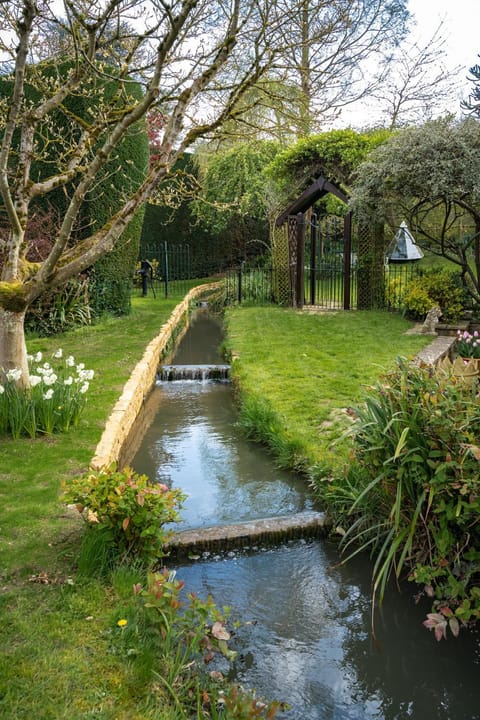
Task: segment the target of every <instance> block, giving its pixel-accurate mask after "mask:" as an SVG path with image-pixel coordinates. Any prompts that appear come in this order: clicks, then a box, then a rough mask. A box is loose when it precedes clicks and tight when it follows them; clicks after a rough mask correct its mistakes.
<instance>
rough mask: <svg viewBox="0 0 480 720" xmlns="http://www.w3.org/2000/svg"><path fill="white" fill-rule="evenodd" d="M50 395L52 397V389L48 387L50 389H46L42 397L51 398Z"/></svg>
mask: <svg viewBox="0 0 480 720" xmlns="http://www.w3.org/2000/svg"><path fill="white" fill-rule="evenodd" d="M52 397H53V390H52V389H51V388H50V390H47V392H46V393H45V394H44V396H43V399H44V400H51V399H52Z"/></svg>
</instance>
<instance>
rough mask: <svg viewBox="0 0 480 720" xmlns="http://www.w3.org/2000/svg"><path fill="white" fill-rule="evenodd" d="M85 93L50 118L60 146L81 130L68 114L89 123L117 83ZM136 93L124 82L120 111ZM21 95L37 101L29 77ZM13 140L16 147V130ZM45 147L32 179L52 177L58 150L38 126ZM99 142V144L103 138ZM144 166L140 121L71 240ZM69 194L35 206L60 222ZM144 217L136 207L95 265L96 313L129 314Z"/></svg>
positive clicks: (0, 89)
mask: <svg viewBox="0 0 480 720" xmlns="http://www.w3.org/2000/svg"><path fill="white" fill-rule="evenodd" d="M70 67H71V62H70V61H68V60H66V61H65V62H63V63H60V64H57V65H53V64H52V63H44V64H43V65H42V66H36V67H35V72H38V71H39V69H40V71H41V74H42V77H45V78H47V77H48V76H60V77H62V76H63V75H66V73H67V72H68V70H69V68H70ZM30 72H33V70H31V71H30ZM85 90H86V91H88V92H84V93H82V94H79V95H74V96H68V97H67V98H66V99H65V102H64V105H65V108H66V111H65V112H64V111H62V110H58V111H56V112H55V114H54V115H53V127H54V128H62V135H61V136H62V141H61V142H62V143H63V145H67V144H68V143H69V142H71V141H73V142H75V139H76V136H77V135H78V134H79V133H80V127H79V125H77V123H75V121H74V120H73V119H72V115H76V116H78V117H80V118H84V119H85V118H88V117H89V108H91V107H92V104H94V102H95V97H98V96H99V94H100V93H104V94H105V97H106V98H107V99H109V98H112V97H113V96H114V94H115V93H116V92H117V90H118V84H117V83H116V82H115V81H112V80H110V81H108V82H105V81H104V80H100V79H99V78H98V77H95V76H94V77H92V78H91V80H90V87H86V88H85ZM11 92H12V81H11V79H9V78H3V79H1V80H0V98H1V97H10V95H11ZM141 93H142V88H141V86H140V85H139V84H137V83H133V82H132V83H129V85H128V94H129V95H128V97H125V94H124V93H123V95H122V99H121V104H120V105H119V106H120V107H121V106H122V105H123V104H127V103H128V102H129V100H130V98H132V99H138V98H139V97H141ZM25 95H26V98H27V100H30V101H32V102H36V101H38V100H39V98H40V93H39V91H38V90H37V89H36V88H35V87H34V86H33V85H32V84H31V83H30V84H29V83H28V78H27V84H26V87H25ZM92 98H93V100H92ZM17 138H18V139H17ZM16 139H17V142H18V140H19V131H18V132H17V136H16ZM49 142H52V149H51V150H50V149H48V150H47V152H46V153H45V156H44V157H43V158H42V159H41V160H40V159H37V160H36V161H35V162H34V163H33V164H32V178H34V179H35V180H37V179H45V178H47V177H49V176H50V175H52V174H54V173H55V172H56V169H57V165H56V157H57V156H58V153H59V152H61V150H62V146H61V142H60V139H59V138H58V136H57V133H56V130H53V131H51V130H50V129H49V128H48V127H45V128H44V127H42V132H41V133H39V137H38V143H39V148H40V150H42V149H43V148H44V147H47V145H46V144H47V143H49ZM99 142H102V138H100V141H99ZM148 162H149V145H148V137H147V133H146V128H145V122H144V121H141V122H139V123H137V124H136V125H135V126H134V127H132V128H130V130H129V131H128V133H127V135H126V136H125V138H124V139H123V141H122V142H121V143H120V145H119V146H118V147H117V148H116V150H115V152H114V155H113V156H112V157H111V158H110V160H109V162H108V164H107V166H106V168H105V169H104V171H103V173H102V176H101V177H100V178H99V182H97V183H96V185H95V191H94V193H92V197H91V198H90V199H87V200H86V201H85V203H84V205H83V207H82V210H81V213H80V217H79V221H78V223H77V227H76V228H75V230H74V238H75V237H76V238H78V239H80V238H82V237H86V236H88V235H90V234H91V233H92V232H94V231H95V230H96V229H98V228H100V227H101V226H102V225H103V224H104V223H105V222H106V221H108V219H109V217H111V215H112V214H113V213H115V212H116V211H117V210H118V209H119V206H120V204H121V202H122V197H123V196H124V194H127V195H128V194H131V193H133V192H134V191H135V190H136V189H137V188H138V187H139V185H140V184H141V182H142V181H143V179H144V178H145V177H146V174H147V172H148ZM72 184H73V183H72ZM65 190H66V192H65ZM70 191H71V187H69V186H67V187H66V188H65V189H63V188H60V189H58V190H55V191H53V192H51V193H49V195H48V196H45V197H42V198H40V199H39V200H38V201H37V203H36V207H37V208H38V209H39V210H40V211H44V212H47V211H48V209H49V208H50V207H53V208H54V210H55V212H56V213H57V214H58V216H59V217H61V216H62V215H63V214H64V212H65V209H66V207H67V202H68V200H67V198H68V195H69V194H70ZM143 215H144V208H141V209H140V210H139V211H138V212H137V214H136V216H135V217H134V218H133V219H132V221H131V222H130V223H129V225H128V226H127V228H126V229H125V231H124V232H123V234H122V236H121V238H120V239H119V241H118V243H117V245H116V247H115V248H114V250H112V251H111V252H110V253H108V254H107V255H105V256H104V257H103V258H102V259H101V260H99V261H98V262H97V263H96V264H95V266H94V267H93V268H92V270H91V271H90V276H91V282H90V305H91V308H92V310H93V312H94V313H95V314H101V313H103V312H112V313H114V314H124V313H128V312H129V310H130V288H131V279H132V275H133V269H134V266H135V262H136V259H137V257H138V250H139V243H140V235H141V229H142V223H143Z"/></svg>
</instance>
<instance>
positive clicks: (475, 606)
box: [322, 361, 480, 639]
mask: <svg viewBox="0 0 480 720" xmlns="http://www.w3.org/2000/svg"><path fill="white" fill-rule="evenodd" d="M477 392H478V388H477V385H476V384H473V385H470V384H468V383H465V382H464V381H463V380H462V379H461V378H458V377H455V376H454V375H453V374H451V373H450V372H447V371H440V370H435V369H434V368H423V367H422V368H420V367H416V366H414V365H412V364H409V363H407V362H406V361H400V362H399V364H398V367H397V368H396V369H395V370H394V371H392V372H390V373H388V374H386V375H385V376H384V378H383V381H382V382H381V383H380V384H378V385H376V386H375V387H372V388H370V391H369V393H368V396H367V397H366V399H365V403H364V405H363V406H361V407H359V408H358V410H357V419H356V422H355V423H354V425H353V428H352V432H353V448H352V450H353V458H352V465H351V467H350V469H349V473H348V476H347V477H346V478H339V479H338V480H337V481H334V482H332V483H330V484H327V483H326V484H325V485H324V487H323V488H322V490H323V495H324V498H325V500H326V501H327V502H328V505H329V507H330V508H331V510H332V512H336V513H337V517H336V520H337V522H338V523H341V524H343V526H344V529H346V532H345V534H344V537H343V539H342V544H343V547H344V548H345V549H348V551H349V552H350V553H351V554H355V553H356V552H359V551H362V550H369V551H370V552H371V555H372V557H373V558H374V569H373V587H374V594H375V595H377V596H378V597H379V599H380V601H381V599H382V597H383V594H384V592H385V588H386V585H387V582H388V579H389V578H390V577H391V576H392V575H394V576H396V578H398V579H402V578H405V577H407V578H408V579H409V580H411V581H413V582H416V583H418V584H419V585H420V587H421V588H422V589H423V592H424V593H425V595H426V596H428V597H430V598H431V599H432V604H433V606H432V612H431V613H429V615H428V618H427V620H426V621H425V623H424V624H425V626H426V627H427V628H431V629H433V630H434V632H435V637H436V638H437V639H441V638H442V637H445V636H446V633H447V629H450V631H451V632H452V634H453V635H458V632H459V630H460V627H461V626H462V625H467V624H470V623H474V622H478V621H479V620H480V484H479V477H480V405H479V403H478V397H477Z"/></svg>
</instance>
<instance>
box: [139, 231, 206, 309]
mask: <svg viewBox="0 0 480 720" xmlns="http://www.w3.org/2000/svg"><path fill="white" fill-rule="evenodd" d="M140 261H143V262H145V261H148V263H149V265H150V267H151V270H149V274H148V277H147V278H146V279H147V283H145V282H143V283H142V280H143V278H142V272H141V270H142V268H141V267H139V269H138V270H137V281H136V283H135V285H136V287H138V288H142V292H143V291H144V288H145V284H146V287H147V290H148V289H151V290H152V292H153V293H157V292H159V293H163V294H164V295H165V297H168V295H169V293H170V292H171V291H172V292H173V291H174V290H175V292H184V291H185V292H187V290H188V289H189V286H188V284H187V282H186V281H187V280H190V279H191V278H192V277H193V275H192V267H191V261H190V246H189V245H172V244H171V243H168V242H166V241H165V242H160V243H155V244H151V245H148V244H144V245H143V246H142V257H141V258H140Z"/></svg>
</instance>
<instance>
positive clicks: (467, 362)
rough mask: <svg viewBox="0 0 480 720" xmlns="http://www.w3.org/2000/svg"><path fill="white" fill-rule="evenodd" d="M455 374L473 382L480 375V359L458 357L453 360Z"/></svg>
mask: <svg viewBox="0 0 480 720" xmlns="http://www.w3.org/2000/svg"><path fill="white" fill-rule="evenodd" d="M452 368H453V374H454V375H456V376H457V377H461V378H463V379H464V380H469V381H471V382H473V380H474V379H475V378H477V377H478V376H479V375H480V358H463V357H460V356H457V357H456V358H454V359H453V360H452Z"/></svg>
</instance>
